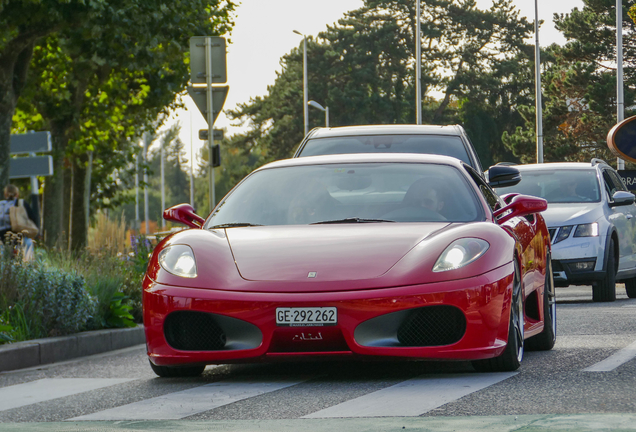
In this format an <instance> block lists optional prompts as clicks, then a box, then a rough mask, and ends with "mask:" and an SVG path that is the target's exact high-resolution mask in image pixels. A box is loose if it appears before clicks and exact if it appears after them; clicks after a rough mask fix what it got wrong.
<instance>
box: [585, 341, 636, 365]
mask: <svg viewBox="0 0 636 432" xmlns="http://www.w3.org/2000/svg"><path fill="white" fill-rule="evenodd" d="M634 357H636V342H632V343H631V344H630V345H628V346H626V347H625V348H623V349H622V350H619V351H617V352H615V353H614V354H612V355H611V356H609V357H608V358H606V359H605V360H603V361H600V362H598V363H596V364H593V365H592V366H590V367H588V368H585V369H583V372H610V371H612V370H614V369H616V368H617V367H619V366H620V365H622V364H624V363H627V362H628V361H630V360H631V359H633V358H634Z"/></svg>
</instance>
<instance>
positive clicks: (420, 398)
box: [303, 372, 517, 418]
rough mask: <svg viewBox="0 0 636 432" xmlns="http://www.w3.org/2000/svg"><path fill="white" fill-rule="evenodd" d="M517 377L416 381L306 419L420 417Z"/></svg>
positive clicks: (472, 376) (486, 375)
mask: <svg viewBox="0 0 636 432" xmlns="http://www.w3.org/2000/svg"><path fill="white" fill-rule="evenodd" d="M516 374H517V373H516V372H502V373H480V374H466V375H441V376H431V375H429V376H423V377H418V378H413V379H410V380H407V381H404V382H401V383H399V384H396V385H394V386H391V387H387V388H385V389H382V390H378V391H376V392H373V393H369V394H366V395H364V396H360V397H358V398H355V399H351V400H349V401H346V402H343V403H341V404H338V405H334V406H332V407H329V408H325V409H323V410H320V411H316V412H315V413H311V414H309V415H306V416H304V417H303V418H332V417H414V416H419V415H422V414H424V413H426V412H428V411H430V410H433V409H435V408H438V407H440V406H442V405H444V404H447V403H449V402H452V401H454V400H457V399H459V398H461V397H464V396H466V395H468V394H470V393H473V392H476V391H478V390H481V389H484V388H486V387H489V386H491V385H493V384H496V383H498V382H500V381H503V380H505V379H507V378H510V377H511V376H514V375H516Z"/></svg>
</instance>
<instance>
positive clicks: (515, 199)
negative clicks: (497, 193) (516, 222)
mask: <svg viewBox="0 0 636 432" xmlns="http://www.w3.org/2000/svg"><path fill="white" fill-rule="evenodd" d="M504 200H505V201H506V202H507V203H508V204H507V205H505V206H503V207H502V208H500V209H499V210H496V211H495V213H494V216H495V220H496V221H497V223H499V224H502V223H504V222H506V221H507V220H510V219H512V218H513V217H517V216H527V215H529V214H533V213H540V212H542V211H544V210H546V209H547V208H548V202H547V201H546V200H544V199H543V198H537V197H533V196H530V195H521V194H508V195H506V196H505V198H504Z"/></svg>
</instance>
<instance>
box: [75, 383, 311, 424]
mask: <svg viewBox="0 0 636 432" xmlns="http://www.w3.org/2000/svg"><path fill="white" fill-rule="evenodd" d="M303 381H305V380H279V381H271V380H267V379H258V378H256V379H255V378H253V377H251V378H249V379H243V380H239V379H231V380H226V381H220V382H216V383H212V384H207V385H204V386H200V387H195V388H192V389H189V390H184V391H180V392H176V393H169V394H166V395H163V396H158V397H155V398H152V399H146V400H143V401H139V402H134V403H131V404H128V405H123V406H120V407H116V408H111V409H107V410H105V411H100V412H96V413H93V414H88V415H83V416H80V417H75V418H72V419H69V421H77V420H90V421H93V420H179V419H182V418H184V417H188V416H191V415H194V414H198V413H202V412H204V411H208V410H211V409H214V408H218V407H220V406H223V405H228V404H231V403H233V402H237V401H240V400H243V399H248V398H251V397H254V396H259V395H262V394H264V393H269V392H273V391H276V390H280V389H283V388H286V387H291V386H294V385H296V384H299V383H301V382H303Z"/></svg>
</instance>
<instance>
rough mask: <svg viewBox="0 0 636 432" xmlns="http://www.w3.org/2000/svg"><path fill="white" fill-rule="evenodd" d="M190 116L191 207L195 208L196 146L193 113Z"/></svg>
mask: <svg viewBox="0 0 636 432" xmlns="http://www.w3.org/2000/svg"><path fill="white" fill-rule="evenodd" d="M188 113H189V114H190V205H191V206H192V207H193V208H194V144H193V139H192V112H191V111H188Z"/></svg>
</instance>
